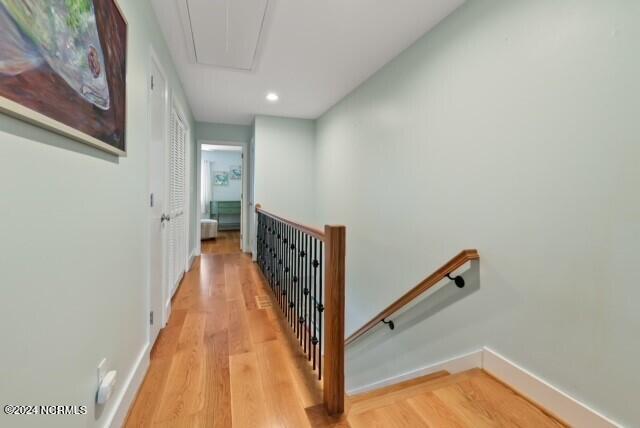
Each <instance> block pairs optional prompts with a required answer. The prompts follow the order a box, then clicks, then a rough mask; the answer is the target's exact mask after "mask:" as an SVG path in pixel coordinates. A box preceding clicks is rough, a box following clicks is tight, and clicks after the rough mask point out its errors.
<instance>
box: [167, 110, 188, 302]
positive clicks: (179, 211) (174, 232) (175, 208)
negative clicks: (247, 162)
mask: <svg viewBox="0 0 640 428" xmlns="http://www.w3.org/2000/svg"><path fill="white" fill-rule="evenodd" d="M186 139H187V127H186V125H185V123H184V121H183V120H182V118H181V117H180V115H179V114H178V113H177V111H176V110H175V109H173V111H172V113H171V138H170V150H169V157H170V160H169V165H170V173H169V211H170V216H171V221H170V225H169V272H170V274H169V278H170V279H171V281H170V283H169V286H170V293H171V294H170V295H173V293H175V290H176V289H177V286H178V284H179V283H180V280H181V279H182V277H183V275H184V273H185V268H186V259H187V254H186V253H187V251H186V246H187V241H186V239H187V234H186V226H187V224H186V220H185V217H186V215H185V209H186V206H185V204H186V188H185V186H186V179H185V178H186V168H185V167H186V165H185V154H186Z"/></svg>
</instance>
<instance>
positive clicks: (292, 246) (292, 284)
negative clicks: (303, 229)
mask: <svg viewBox="0 0 640 428" xmlns="http://www.w3.org/2000/svg"><path fill="white" fill-rule="evenodd" d="M295 233H296V230H295V229H294V228H291V231H290V233H289V237H290V245H289V258H290V259H289V268H290V270H291V282H290V284H289V325H290V326H291V327H292V328H295V325H294V324H293V322H294V321H293V318H294V310H293V308H294V299H295V285H296V284H295V277H296V269H295V263H296V258H295V250H296V244H295V242H296V240H295Z"/></svg>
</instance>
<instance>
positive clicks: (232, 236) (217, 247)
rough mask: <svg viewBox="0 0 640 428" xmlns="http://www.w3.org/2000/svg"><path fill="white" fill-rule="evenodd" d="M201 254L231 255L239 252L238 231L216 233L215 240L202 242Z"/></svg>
mask: <svg viewBox="0 0 640 428" xmlns="http://www.w3.org/2000/svg"><path fill="white" fill-rule="evenodd" d="M201 247H202V250H201V251H202V254H231V253H238V252H240V231H238V230H229V231H221V232H218V237H217V238H215V239H207V240H204V241H202V245H201Z"/></svg>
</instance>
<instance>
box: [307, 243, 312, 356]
mask: <svg viewBox="0 0 640 428" xmlns="http://www.w3.org/2000/svg"><path fill="white" fill-rule="evenodd" d="M311 239H312V238H311V237H310V236H309V235H307V240H306V245H305V247H306V250H305V251H306V253H307V256H306V260H307V263H306V267H307V268H306V271H307V275H306V276H307V288H306V291H305V292H306V294H307V305H306V307H305V312H306V314H305V328H306V331H307V342H306V345H305V346H306V348H307V350H306V352H307V360H308V361H311V260H312V258H311Z"/></svg>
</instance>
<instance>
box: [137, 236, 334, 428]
mask: <svg viewBox="0 0 640 428" xmlns="http://www.w3.org/2000/svg"><path fill="white" fill-rule="evenodd" d="M227 248H229V249H230V246H229V247H227ZM236 248H237V250H236V251H235V252H230V251H229V252H226V253H224V252H222V253H218V254H204V255H203V256H202V257H201V258H199V259H198V260H196V263H195V265H194V267H193V269H192V270H191V271H190V272H188V273H187V274H186V275H185V278H184V280H183V282H182V284H181V286H180V288H179V289H178V292H177V293H176V296H175V298H174V300H173V310H172V315H171V319H170V320H169V323H168V325H167V326H166V327H165V328H164V329H163V330H162V332H161V333H160V336H159V338H158V341H157V342H156V345H155V346H154V348H153V350H152V352H151V367H150V369H149V372H148V374H147V376H146V378H145V381H144V383H143V385H142V387H141V389H140V391H139V393H138V397H137V399H136V401H135V403H134V405H133V406H132V408H131V410H130V413H129V416H128V419H127V422H126V425H125V426H127V427H145V426H149V427H151V426H153V427H156V426H159V427H160V426H161V427H195V426H197V427H232V426H233V427H292V428H304V427H310V426H311V423H310V421H309V420H310V416H308V415H307V412H306V408H307V407H312V406H318V405H320V404H321V402H322V392H321V386H320V384H319V383H318V382H317V381H315V380H310V378H312V376H313V374H312V373H311V370H310V369H308V367H305V366H304V365H305V364H307V363H306V360H305V359H304V358H305V357H304V355H303V354H302V353H301V352H300V351H299V350H298V348H297V347H296V346H295V344H294V343H292V342H290V341H289V340H288V335H289V332H288V331H286V329H287V328H288V326H287V325H286V324H285V323H284V322H282V319H281V317H280V315H279V314H278V313H276V312H275V311H276V310H277V308H276V307H274V306H272V305H265V304H262V305H260V307H262V309H261V308H260V307H258V302H260V301H262V302H264V301H269V300H270V299H269V295H268V290H267V289H266V288H265V284H264V283H263V282H262V280H261V277H260V276H259V273H258V272H257V271H256V269H257V267H256V265H255V264H254V263H253V262H252V261H251V258H250V256H248V255H245V254H241V253H240V252H239V247H236ZM321 407H322V406H320V408H321ZM322 411H323V410H321V412H322ZM317 412H318V410H317V409H316V410H315V413H317ZM315 413H314V414H313V415H312V416H313V417H315V418H316V419H317V418H318V417H320V418H322V417H323V415H322V414H321V415H320V416H318V415H316V414H315ZM325 416H326V415H325Z"/></svg>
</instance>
